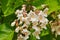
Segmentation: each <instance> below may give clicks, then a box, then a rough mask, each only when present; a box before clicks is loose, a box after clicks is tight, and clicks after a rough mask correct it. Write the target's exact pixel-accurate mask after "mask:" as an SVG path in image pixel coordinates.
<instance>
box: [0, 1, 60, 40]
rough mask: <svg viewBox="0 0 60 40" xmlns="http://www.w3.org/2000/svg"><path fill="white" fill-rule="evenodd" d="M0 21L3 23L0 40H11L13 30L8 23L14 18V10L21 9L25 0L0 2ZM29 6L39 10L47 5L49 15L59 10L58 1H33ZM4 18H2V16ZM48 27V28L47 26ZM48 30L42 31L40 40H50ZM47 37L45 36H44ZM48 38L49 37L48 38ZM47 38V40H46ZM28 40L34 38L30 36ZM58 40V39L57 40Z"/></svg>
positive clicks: (59, 4) (59, 3) (59, 2)
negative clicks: (43, 5)
mask: <svg viewBox="0 0 60 40" xmlns="http://www.w3.org/2000/svg"><path fill="white" fill-rule="evenodd" d="M0 1H1V2H0V4H1V5H0V9H1V11H2V12H0V20H1V19H2V20H3V23H2V24H0V40H12V39H13V36H14V29H13V28H11V26H10V23H11V22H12V21H13V20H14V19H15V18H16V17H15V15H14V12H15V10H16V9H21V5H22V4H24V3H25V4H27V2H25V0H24V1H23V0H0ZM30 4H31V5H34V6H36V7H37V9H41V5H42V4H47V5H48V6H49V13H48V14H50V13H51V12H52V11H57V10H59V9H60V0H33V2H32V1H31V2H30ZM1 14H3V16H4V18H3V17H2V15H1ZM0 22H1V21H0ZM49 27H50V26H49ZM49 31H50V30H49V29H47V30H43V31H42V33H41V35H40V36H41V37H42V39H41V40H52V38H51V35H50V32H49ZM46 35H47V36H46ZM48 36H49V37H48ZM47 38H49V39H47ZM28 40H36V38H35V37H34V36H32V35H30V38H29V39H28ZM58 40H60V39H58Z"/></svg>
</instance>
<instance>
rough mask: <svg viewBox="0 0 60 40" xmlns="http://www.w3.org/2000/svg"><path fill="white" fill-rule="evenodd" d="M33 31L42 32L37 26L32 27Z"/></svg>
mask: <svg viewBox="0 0 60 40" xmlns="http://www.w3.org/2000/svg"><path fill="white" fill-rule="evenodd" d="M32 28H33V29H35V31H40V28H39V27H37V26H32Z"/></svg>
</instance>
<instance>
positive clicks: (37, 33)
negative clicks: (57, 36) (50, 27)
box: [33, 31, 40, 39]
mask: <svg viewBox="0 0 60 40" xmlns="http://www.w3.org/2000/svg"><path fill="white" fill-rule="evenodd" d="M39 34H40V32H39V31H35V32H34V33H33V36H35V37H36V39H40V36H39Z"/></svg>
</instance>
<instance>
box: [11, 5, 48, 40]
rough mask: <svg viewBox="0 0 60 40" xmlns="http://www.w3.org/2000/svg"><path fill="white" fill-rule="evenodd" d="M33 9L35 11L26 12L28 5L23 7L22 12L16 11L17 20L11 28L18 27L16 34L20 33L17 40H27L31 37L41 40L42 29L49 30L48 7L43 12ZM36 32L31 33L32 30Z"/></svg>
mask: <svg viewBox="0 0 60 40" xmlns="http://www.w3.org/2000/svg"><path fill="white" fill-rule="evenodd" d="M32 7H33V11H32V10H30V11H29V12H27V11H26V5H22V9H21V10H19V9H18V10H16V12H15V14H16V16H17V19H15V20H14V21H13V22H12V23H11V26H16V29H15V32H16V33H18V37H17V40H27V39H28V38H29V35H31V34H32V35H33V36H35V37H36V39H40V36H39V35H40V33H41V31H42V29H47V27H46V25H47V24H48V19H47V18H46V17H47V13H48V8H47V7H46V8H45V9H44V10H43V11H42V10H38V9H37V8H36V7H34V6H32ZM31 29H33V30H34V31H33V32H31V31H30V30H31Z"/></svg>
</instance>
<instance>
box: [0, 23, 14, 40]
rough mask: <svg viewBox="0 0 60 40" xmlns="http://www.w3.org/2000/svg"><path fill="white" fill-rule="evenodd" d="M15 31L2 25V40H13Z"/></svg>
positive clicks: (0, 37) (0, 26) (0, 30)
mask: <svg viewBox="0 0 60 40" xmlns="http://www.w3.org/2000/svg"><path fill="white" fill-rule="evenodd" d="M13 34H14V31H12V30H11V29H9V28H8V27H6V25H5V24H1V25H0V40H12V38H13Z"/></svg>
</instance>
